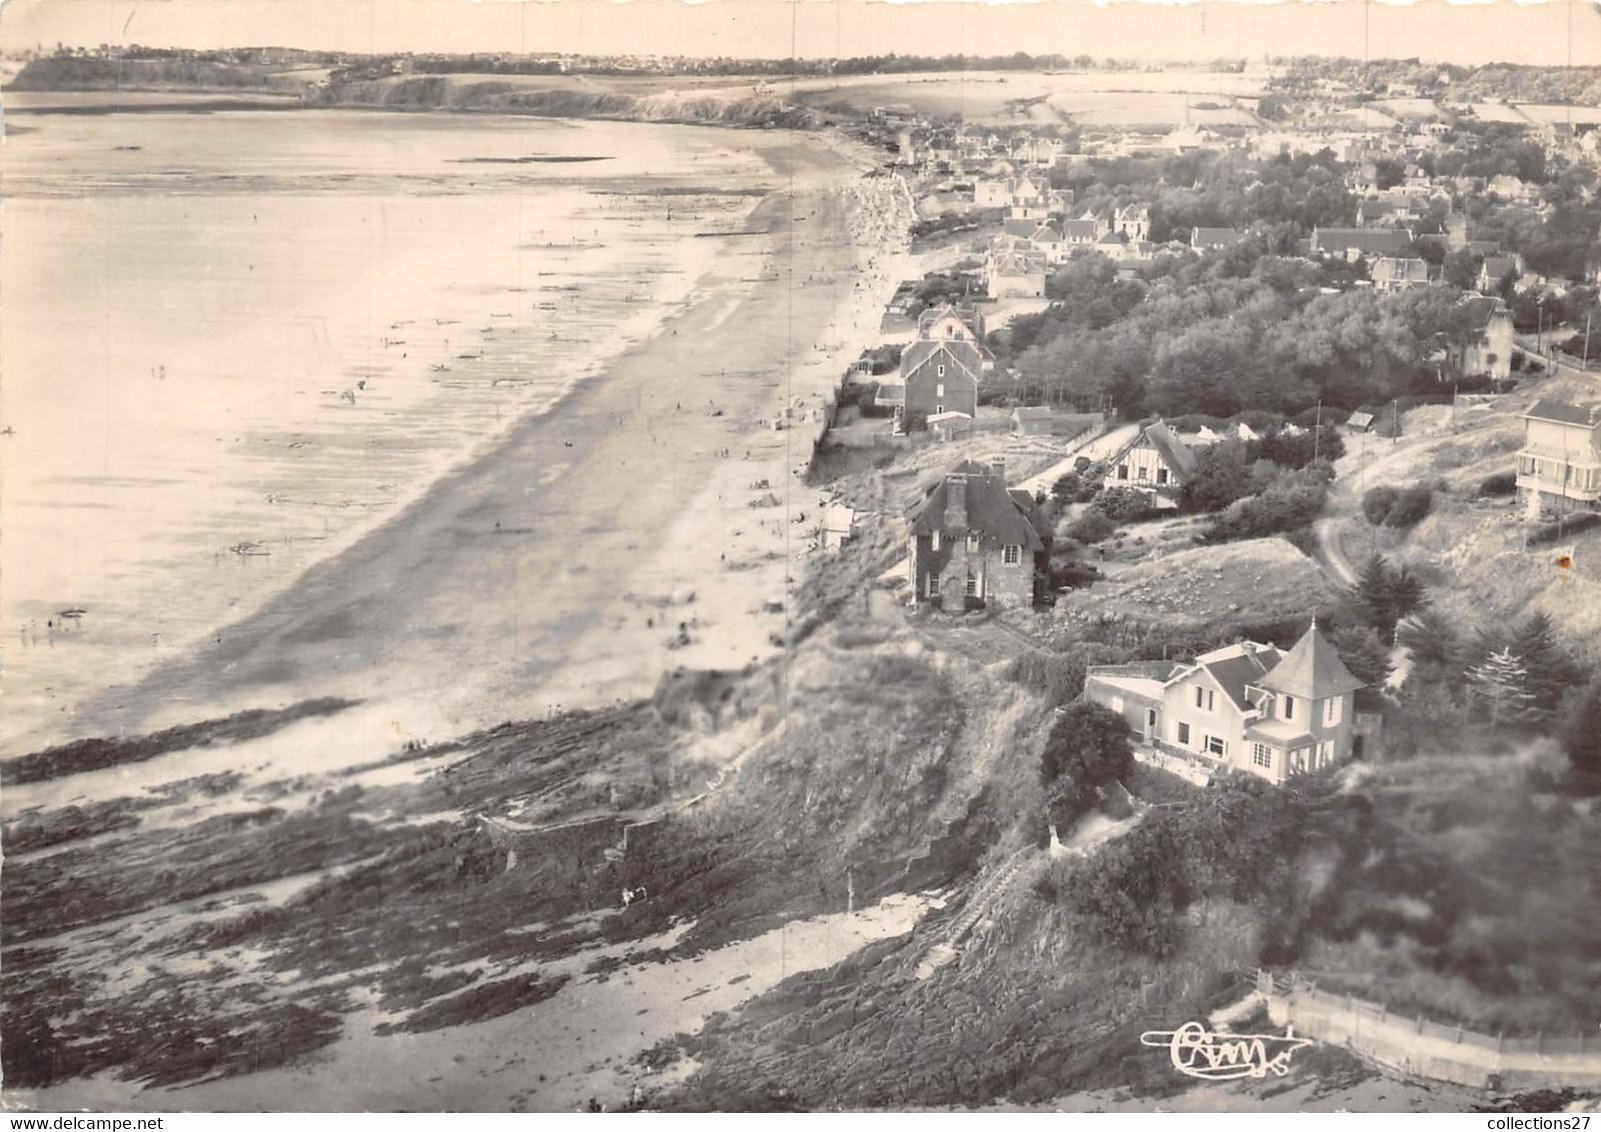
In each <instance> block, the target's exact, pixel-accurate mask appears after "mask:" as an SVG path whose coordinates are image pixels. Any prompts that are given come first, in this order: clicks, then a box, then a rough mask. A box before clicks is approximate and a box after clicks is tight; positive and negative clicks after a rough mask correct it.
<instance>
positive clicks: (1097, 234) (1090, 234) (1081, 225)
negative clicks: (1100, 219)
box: [1062, 217, 1101, 248]
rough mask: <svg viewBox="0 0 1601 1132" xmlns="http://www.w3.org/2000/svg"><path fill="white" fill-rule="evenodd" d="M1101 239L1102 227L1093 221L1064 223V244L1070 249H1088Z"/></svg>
mask: <svg viewBox="0 0 1601 1132" xmlns="http://www.w3.org/2000/svg"><path fill="white" fill-rule="evenodd" d="M1100 238H1101V227H1100V225H1099V224H1097V223H1096V222H1095V221H1093V220H1085V219H1083V218H1082V217H1081V218H1079V219H1076V220H1064V221H1062V242H1063V243H1065V244H1067V245H1068V246H1069V247H1075V248H1087V247H1089V246H1090V245H1091V244H1093V243H1094V242H1095V241H1096V240H1098V239H1100Z"/></svg>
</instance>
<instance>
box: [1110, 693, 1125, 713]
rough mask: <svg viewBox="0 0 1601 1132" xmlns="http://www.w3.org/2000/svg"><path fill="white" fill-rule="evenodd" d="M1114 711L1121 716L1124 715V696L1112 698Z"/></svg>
mask: <svg viewBox="0 0 1601 1132" xmlns="http://www.w3.org/2000/svg"><path fill="white" fill-rule="evenodd" d="M1112 710H1113V711H1115V712H1117V713H1118V714H1119V715H1122V714H1123V697H1122V696H1113V697H1112Z"/></svg>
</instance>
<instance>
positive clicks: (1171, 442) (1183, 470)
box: [1107, 420, 1196, 479]
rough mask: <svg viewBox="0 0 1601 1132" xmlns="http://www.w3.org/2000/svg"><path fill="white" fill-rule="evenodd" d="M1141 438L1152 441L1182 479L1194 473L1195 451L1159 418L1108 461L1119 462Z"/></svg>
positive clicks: (1165, 461)
mask: <svg viewBox="0 0 1601 1132" xmlns="http://www.w3.org/2000/svg"><path fill="white" fill-rule="evenodd" d="M1141 440H1148V441H1150V442H1151V447H1152V448H1155V449H1156V453H1157V455H1158V456H1160V457H1162V462H1163V463H1164V464H1166V465H1167V466H1168V467H1169V468H1171V469H1173V471H1175V472H1177V473H1178V474H1179V477H1180V478H1181V479H1182V478H1187V477H1189V476H1190V475H1191V474H1193V473H1194V471H1195V463H1196V461H1195V453H1194V452H1191V451H1190V450H1189V448H1187V447H1186V446H1185V444H1184V442H1183V441H1182V440H1180V439H1179V438H1178V437H1176V436H1174V435H1173V433H1172V432H1171V431H1170V430H1169V429H1168V427H1167V425H1165V424H1163V423H1162V422H1161V421H1159V420H1157V421H1152V422H1151V423H1150V424H1148V425H1146V426H1145V427H1144V428H1142V429H1140V431H1139V432H1138V433H1137V434H1136V435H1135V437H1134V439H1132V440H1130V441H1129V442H1128V443H1127V444H1125V445H1123V447H1121V448H1119V449H1118V450H1117V451H1116V452H1115V453H1113V454H1112V456H1111V458H1110V459H1109V460H1108V461H1107V462H1108V463H1111V464H1115V463H1117V462H1118V461H1119V460H1121V459H1122V458H1123V455H1124V453H1126V452H1128V451H1129V450H1130V449H1132V448H1135V447H1137V446H1138V445H1139V443H1140V441H1141Z"/></svg>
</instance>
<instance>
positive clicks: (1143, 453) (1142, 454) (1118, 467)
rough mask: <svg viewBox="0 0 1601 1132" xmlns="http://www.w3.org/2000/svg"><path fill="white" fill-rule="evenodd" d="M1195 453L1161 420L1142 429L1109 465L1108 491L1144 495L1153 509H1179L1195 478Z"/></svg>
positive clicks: (1113, 457)
mask: <svg viewBox="0 0 1601 1132" xmlns="http://www.w3.org/2000/svg"><path fill="white" fill-rule="evenodd" d="M1195 466H1196V456H1195V453H1194V452H1192V451H1190V449H1189V448H1188V447H1187V446H1186V445H1185V443H1184V442H1183V441H1182V440H1180V439H1179V438H1178V437H1176V436H1174V435H1173V432H1172V430H1171V429H1169V428H1168V427H1167V425H1165V424H1163V423H1162V422H1161V421H1160V420H1155V421H1152V422H1151V423H1150V424H1148V425H1146V426H1145V427H1144V428H1142V429H1140V431H1139V432H1138V434H1136V435H1135V436H1134V438H1133V439H1132V440H1130V441H1129V442H1128V443H1127V444H1125V445H1123V447H1122V448H1120V449H1118V450H1117V452H1115V453H1113V454H1112V456H1111V458H1110V459H1109V460H1108V461H1107V468H1106V479H1104V480H1103V481H1101V482H1102V486H1103V487H1106V488H1114V487H1122V488H1132V489H1133V490H1135V491H1140V492H1143V493H1144V494H1145V496H1146V501H1147V502H1148V503H1149V504H1150V506H1152V507H1159V508H1163V509H1167V508H1174V507H1177V506H1178V505H1179V493H1180V492H1181V491H1182V490H1183V488H1184V485H1185V484H1186V483H1188V482H1189V480H1190V477H1191V476H1192V475H1194V474H1195Z"/></svg>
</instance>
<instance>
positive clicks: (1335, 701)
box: [1323, 696, 1340, 723]
mask: <svg viewBox="0 0 1601 1132" xmlns="http://www.w3.org/2000/svg"><path fill="white" fill-rule="evenodd" d="M1323 722H1324V723H1338V722H1340V697H1339V696H1330V697H1329V698H1328V700H1327V701H1325V702H1324V704H1323Z"/></svg>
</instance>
